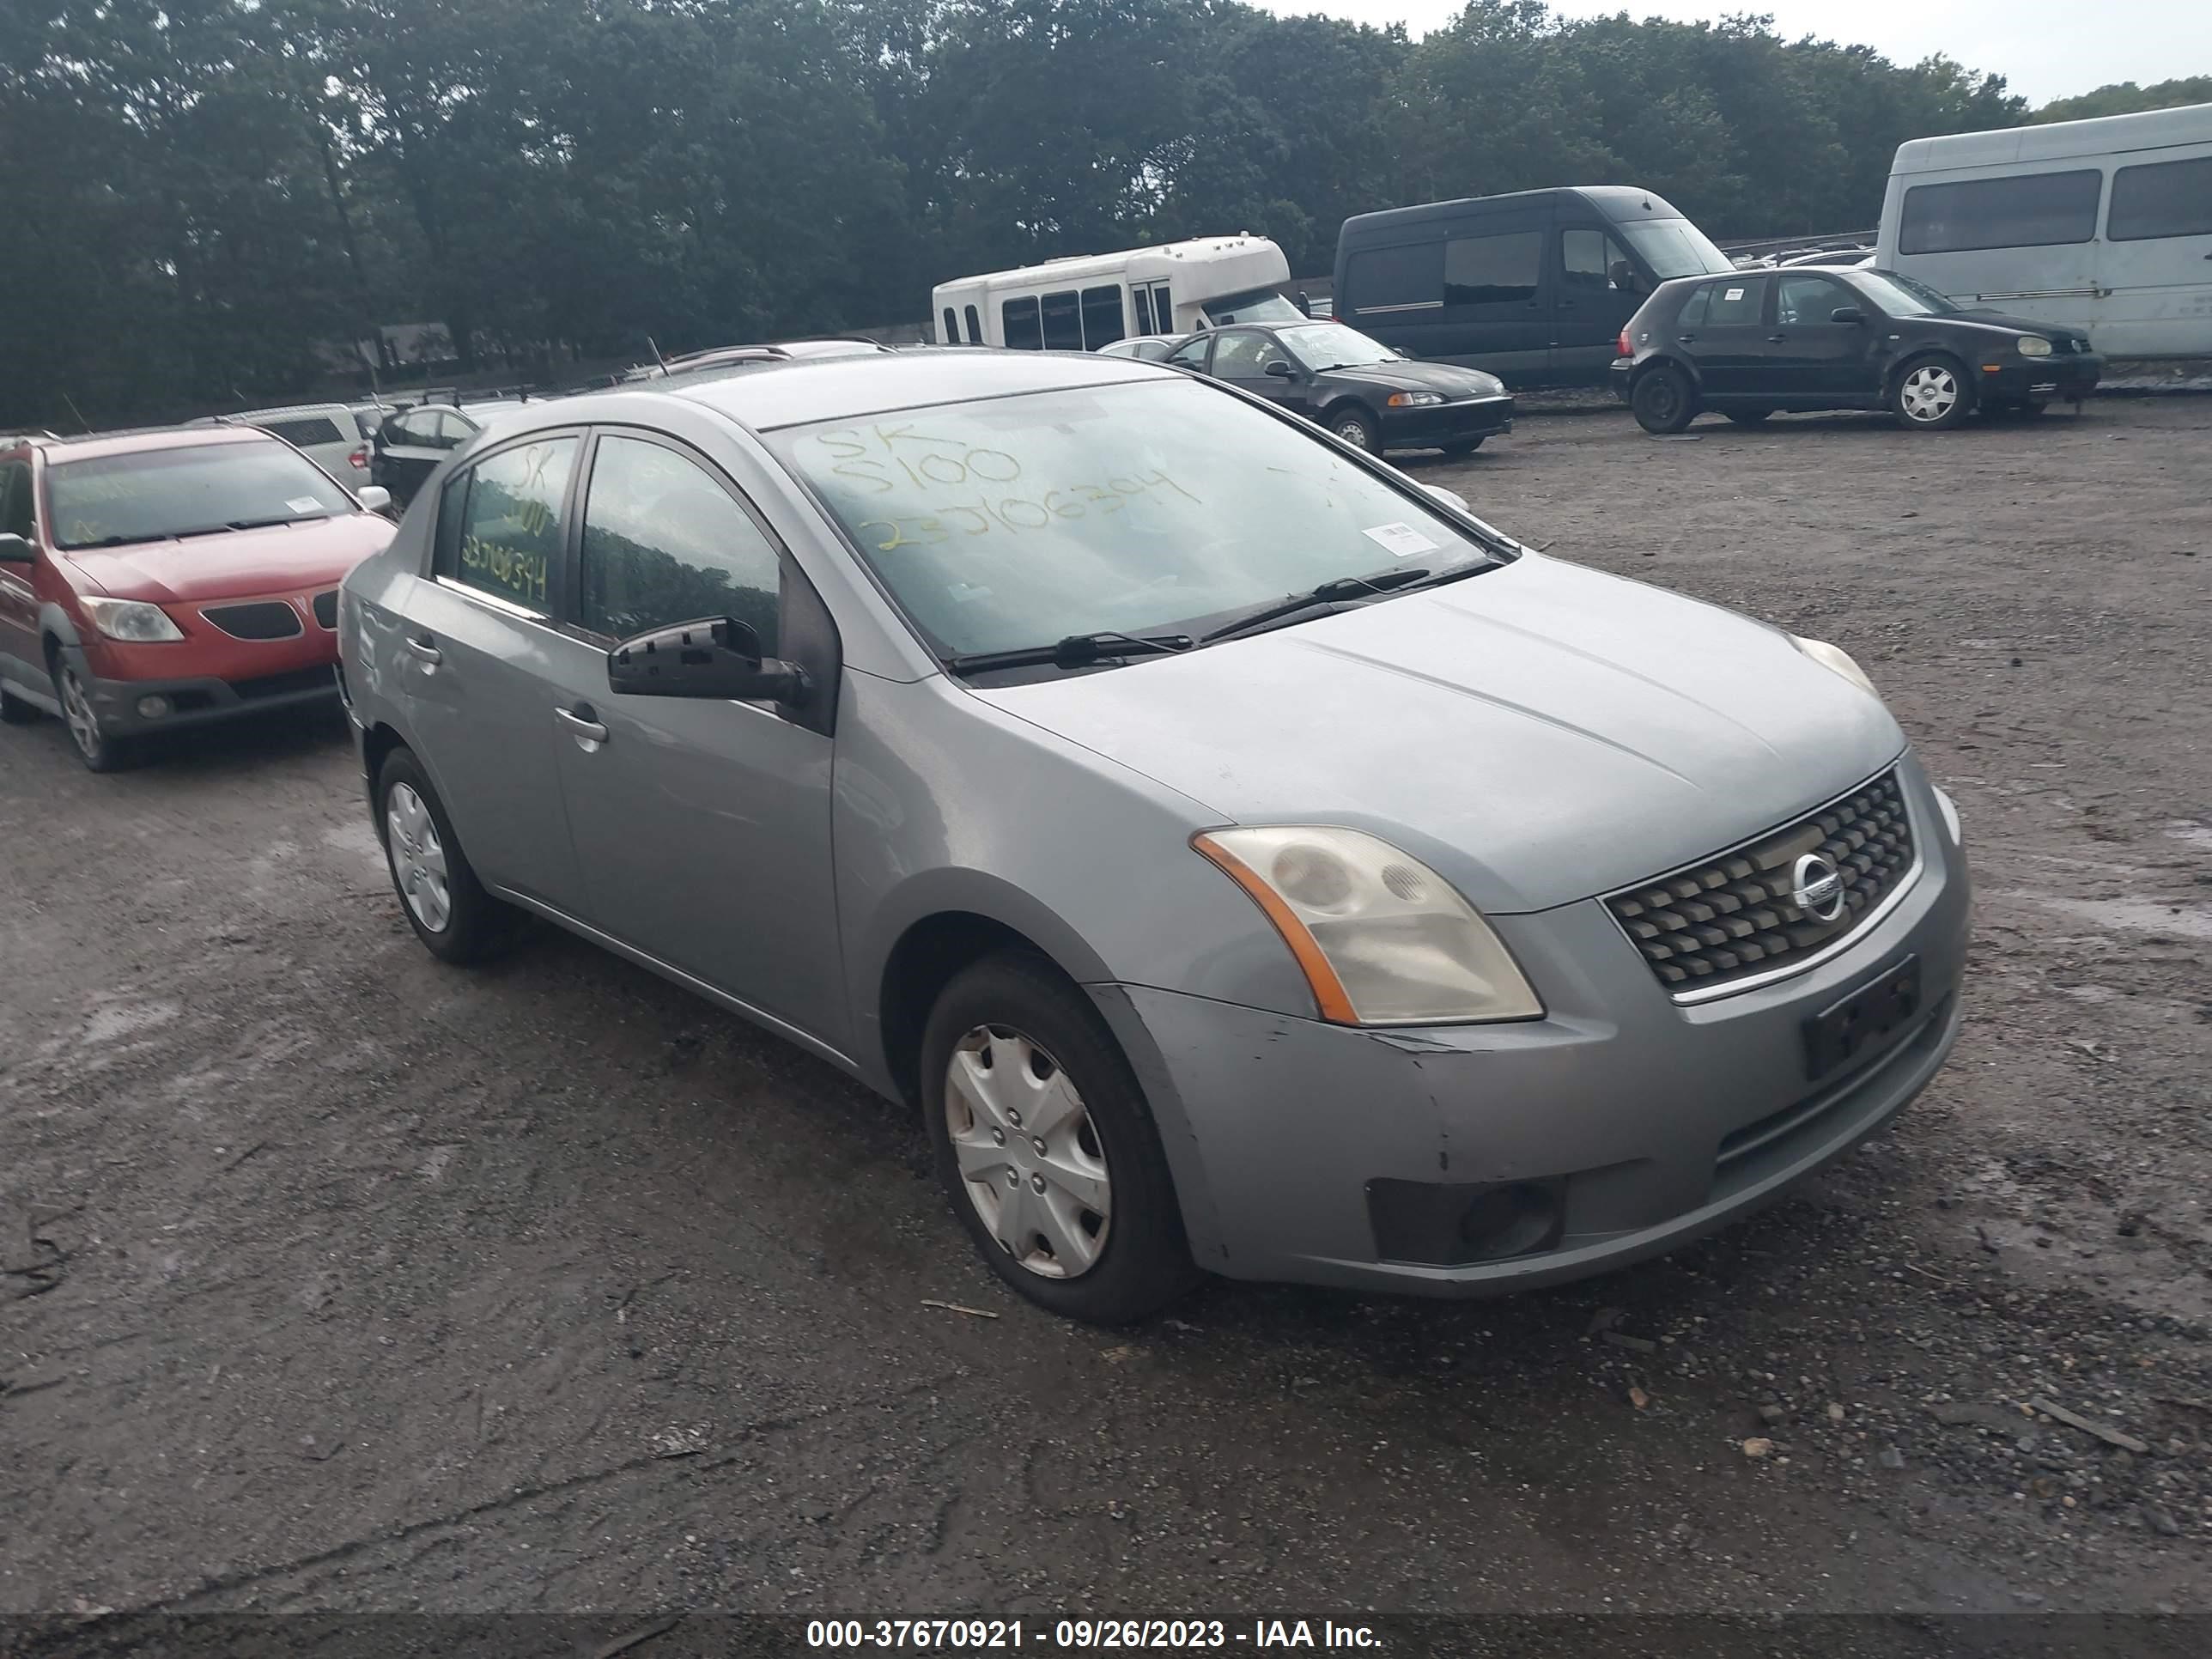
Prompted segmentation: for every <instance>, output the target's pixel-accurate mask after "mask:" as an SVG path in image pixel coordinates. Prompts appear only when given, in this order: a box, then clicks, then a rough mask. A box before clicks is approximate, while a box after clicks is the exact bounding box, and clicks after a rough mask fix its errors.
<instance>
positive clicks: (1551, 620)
mask: <svg viewBox="0 0 2212 1659" xmlns="http://www.w3.org/2000/svg"><path fill="white" fill-rule="evenodd" d="M976 695H977V696H981V697H982V698H983V699H984V700H985V701H987V702H990V703H991V704H993V705H994V706H995V707H997V708H1000V709H1002V710H1005V711H1006V712H1007V713H1009V714H1015V715H1018V716H1019V717H1021V718H1023V719H1025V720H1029V721H1030V722H1032V723H1034V724H1036V725H1037V726H1042V727H1045V728H1047V729H1048V730H1049V731H1051V732H1054V733H1056V734H1058V735H1059V736H1060V737H1062V738H1066V739H1068V740H1070V741H1073V742H1075V743H1079V744H1083V745H1085V747H1087V748H1089V749H1091V750H1094V751H1096V752H1097V753H1098V754H1101V755H1103V756H1105V757H1109V758H1111V759H1113V760H1115V761H1117V762H1119V763H1121V764H1123V765H1126V766H1127V767H1130V768H1132V769H1134V770H1136V771H1139V772H1141V773H1143V774H1145V775H1147V776H1150V777H1152V778H1153V779H1154V780H1156V781H1158V782H1160V783H1163V784H1165V785H1166V786H1168V787H1170V788H1173V789H1175V790H1176V791H1178V792H1180V793H1182V794H1184V795H1186V796H1188V797H1189V798H1190V799H1193V800H1194V801H1197V802H1200V803H1202V804H1203V805H1205V806H1206V808H1207V809H1208V810H1210V811H1213V812H1216V813H1218V814H1219V816H1220V818H1221V820H1222V821H1224V822H1226V823H1327V824H1337V825H1343V826H1347V827H1350V828H1354V829H1365V830H1368V831H1370V833H1372V834H1375V835H1378V836H1383V838H1384V839H1386V840H1389V841H1390V842H1395V844H1396V845H1398V846H1399V847H1401V848H1402V849H1403V850H1405V851H1407V852H1408V853H1411V854H1413V855H1414V856H1415V857H1417V858H1419V859H1422V860H1425V862H1427V863H1428V864H1430V865H1431V867H1433V868H1434V869H1436V870H1437V872H1438V873H1439V874H1441V875H1443V876H1444V877H1446V878H1448V879H1449V880H1451V881H1452V882H1453V883H1454V884H1455V885H1457V886H1458V887H1459V888H1460V890H1461V891H1462V892H1463V893H1465V894H1466V895H1467V896H1468V898H1469V899H1471V900H1472V901H1474V903H1475V904H1476V905H1477V906H1479V907H1480V908H1484V909H1486V910H1491V911H1495V912H1498V913H1511V912H1516V911H1527V910H1541V909H1546V908H1550V907H1552V906H1553V905H1557V904H1562V903H1565V902H1570V901H1572V900H1576V899H1582V898H1587V897H1589V896H1591V895H1593V894H1597V893H1605V892H1610V891H1613V890H1615V889H1617V888H1620V887H1625V886H1627V885H1629V884H1632V883H1633V882H1636V881H1639V880H1642V879H1644V878H1649V877H1651V876H1655V875H1659V874H1662V873H1664V872H1667V871H1669V870H1672V869H1674V868H1677V867H1679V866H1682V865H1685V864H1687V863H1690V862H1692V860H1698V859H1701V858H1704V857H1706V856H1707V855H1709V854H1713V853H1716V852H1719V851H1721V850H1722V849H1723V848H1729V847H1731V846H1734V845H1735V844H1737V843H1738V842H1742V841H1745V840H1747V839H1749V838H1750V837H1752V836H1755V835H1757V834H1758V833H1759V832H1760V831H1762V830H1765V829H1771V828H1772V827H1774V826H1775V825H1777V824H1780V823H1786V822H1787V821H1788V820H1790V818H1792V817H1797V816H1799V815H1801V814H1802V813H1804V812H1806V811H1809V810H1811V809H1812V808H1814V807H1815V806H1818V805H1820V804H1821V803H1823V802H1825V801H1826V800H1829V799H1832V798H1834V797H1835V796H1837V795H1839V794H1841V793H1844V792H1845V791H1846V790H1848V789H1850V787H1852V786H1853V785H1854V784H1857V783H1858V782H1860V781H1863V780H1864V779H1866V778H1869V777H1870V776H1872V775H1874V774H1875V773H1876V772H1878V771H1879V770H1880V769H1881V768H1882V767H1883V766H1884V765H1886V764H1887V763H1889V762H1890V761H1892V760H1893V759H1894V758H1895V757H1897V756H1898V754H1899V752H1900V751H1901V750H1903V749H1904V747H1905V738H1904V735H1903V733H1902V732H1899V729H1898V727H1897V725H1896V722H1895V721H1893V720H1892V719H1891V718H1890V715H1889V712H1888V710H1887V709H1886V708H1883V706H1882V705H1881V702H1878V701H1877V700H1875V698H1872V697H1869V696H1867V695H1866V694H1865V693H1864V692H1863V691H1860V690H1857V689H1856V688H1855V687H1853V686H1852V685H1851V684H1849V683H1848V682H1847V681H1845V680H1844V679H1843V678H1841V677H1840V676H1839V675H1838V674H1836V673H1834V672H1833V671H1831V670H1829V669H1826V668H1823V667H1821V666H1820V665H1819V664H1817V663H1815V662H1814V661H1813V660H1812V659H1809V658H1808V657H1806V656H1805V655H1804V654H1803V653H1801V652H1799V651H1798V650H1797V649H1796V647H1794V646H1792V645H1791V644H1790V641H1789V640H1788V638H1787V637H1786V636H1785V635H1784V634H1783V633H1781V632H1780V631H1779V630H1778V629H1771V628H1768V627H1766V626H1765V625H1763V624H1761V623H1754V622H1753V621H1751V620H1750V619H1749V618H1747V617H1741V616H1738V615H1736V614H1735V612H1733V611H1724V610H1722V609H1720V608H1718V607H1717V606H1713V605H1704V604H1701V603H1699V602H1698V601H1696V600H1692V599H1685V598H1683V597H1681V596H1680V595H1679V594H1675V593H1670V592H1667V591H1665V590H1664V589H1661V588H1656V587H1651V586H1646V585H1644V584H1643V583H1640V582H1633V581H1629V580H1626V579H1623V578H1620V577H1615V576H1609V575H1606V574H1601V573H1600V572H1597V571H1593V570H1589V569H1585V568H1580V567H1578V566H1575V565H1571V564H1564V563H1560V562H1557V561H1553V560H1549V559H1545V558H1542V557H1541V556H1537V555H1533V554H1531V555H1527V556H1523V557H1522V558H1521V559H1520V560H1519V561H1517V562H1515V563H1513V564H1510V565H1508V566H1505V567H1504V568H1499V569H1497V570H1493V571H1491V572H1489V573H1487V574H1483V575H1479V576H1474V577H1470V578H1468V579H1466V580H1462V581H1458V582H1455V583H1453V584H1451V585H1449V586H1445V587H1442V588H1438V589H1435V590H1433V591H1431V592H1419V593H1407V594H1402V595H1401V596H1399V597H1397V598H1395V599H1385V600H1381V601H1378V602H1376V603H1374V604H1371V605H1364V606H1362V607H1360V608H1359V609H1358V610H1354V611H1346V612H1342V613H1340V614H1338V615H1336V616H1333V617H1323V618H1321V619H1318V620H1316V621H1313V622H1310V623H1303V624H1300V625H1297V626H1294V627H1291V628H1287V629H1279V630H1278V631H1275V632H1273V633H1268V634H1263V635H1257V636H1255V637H1254V638H1251V639H1248V640H1239V641H1227V642H1225V643H1223V644H1220V645H1217V646H1211V647H1204V648H1201V649H1200V650H1196V651H1192V652H1189V653H1185V654H1182V655H1178V656H1174V657H1162V658H1157V659H1154V658H1147V659H1142V660H1140V661H1137V662H1133V663H1131V664H1130V665H1127V666H1126V667H1122V668H1118V669H1111V670H1106V671H1098V672H1094V673H1091V674H1086V675H1082V676H1079V677H1077V678H1070V679H1065V680H1056V681H1048V682H1043V683H1039V684H1026V685H1020V686H1009V687H1003V688H998V687H985V688H982V689H981V690H978V691H977V693H976Z"/></svg>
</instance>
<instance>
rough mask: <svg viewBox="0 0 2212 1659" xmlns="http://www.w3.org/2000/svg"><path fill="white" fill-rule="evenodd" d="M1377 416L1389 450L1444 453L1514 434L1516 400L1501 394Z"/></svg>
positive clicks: (1384, 441) (1387, 412)
mask: <svg viewBox="0 0 2212 1659" xmlns="http://www.w3.org/2000/svg"><path fill="white" fill-rule="evenodd" d="M1376 416H1377V418H1378V419H1379V420H1380V422H1382V433H1383V447H1385V448H1386V449H1441V448H1443V447H1446V446H1448V445H1450V444H1455V443H1464V442H1466V441H1468V440H1469V439H1476V438H1488V437H1492V436H1494V435H1497V434H1498V433H1501V432H1510V431H1512V430H1513V398H1512V396H1511V395H1510V393H1501V394H1500V395H1498V396H1497V397H1495V398H1468V399H1467V400H1465V401H1464V402H1461V403H1449V404H1429V405H1427V406H1426V407H1425V408H1419V409H1388V408H1386V409H1383V410H1377V411H1376Z"/></svg>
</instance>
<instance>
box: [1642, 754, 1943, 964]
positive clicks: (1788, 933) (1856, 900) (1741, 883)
mask: <svg viewBox="0 0 2212 1659" xmlns="http://www.w3.org/2000/svg"><path fill="white" fill-rule="evenodd" d="M1808 853H1816V854H1820V856H1821V857H1823V858H1825V859H1826V860H1828V862H1829V863H1831V864H1832V865H1834V866H1835V867H1836V870H1837V872H1838V874H1839V875H1840V876H1841V877H1842V878H1843V883H1844V908H1843V914H1842V915H1839V916H1838V917H1837V918H1836V919H1835V920H1834V921H1820V919H1819V918H1818V917H1817V916H1814V915H1811V914H1809V913H1808V911H1806V910H1805V909H1804V908H1802V907H1801V906H1799V905H1798V904H1797V902H1796V901H1795V900H1794V899H1792V898H1791V897H1790V892H1791V890H1792V889H1793V888H1794V887H1795V885H1796V882H1795V879H1794V875H1793V872H1794V868H1795V866H1796V862H1797V860H1799V859H1800V858H1802V857H1803V856H1804V855H1805V854H1808ZM1912 861H1913V847H1912V824H1911V819H1910V818H1909V817H1907V816H1906V813H1905V796H1904V794H1903V793H1902V792H1901V791H1900V790H1899V788H1898V787H1897V775H1896V773H1894V772H1885V773H1883V774H1882V775H1881V776H1880V777H1878V778H1876V779H1875V780H1874V781H1872V782H1870V783H1868V784H1865V785H1863V786H1862V787H1860V788H1858V789H1857V790H1855V791H1854V792H1853V793H1850V795H1847V796H1845V797H1844V799H1841V800H1838V801H1835V802H1832V803H1831V804H1830V805H1826V806H1824V807H1822V808H1821V809H1820V811H1817V812H1815V813H1814V814H1812V815H1811V816H1810V817H1803V818H1800V819H1799V820H1798V821H1797V822H1796V823H1792V824H1790V825H1787V826H1786V827H1784V828H1783V829H1777V830H1775V831H1773V832H1772V833H1771V834H1769V835H1766V836H1761V837H1760V838H1759V840H1758V841H1755V842H1752V843H1751V844H1750V845H1749V846H1747V847H1743V848H1738V849H1737V850H1736V851H1735V852H1732V853H1723V854H1720V855H1718V856H1717V857H1715V858H1712V859H1709V860H1705V862H1703V863H1701V864H1695V865H1692V866H1690V867H1689V868H1688V869H1686V870H1680V871H1677V872H1675V873H1674V874H1673V875H1671V876H1662V877H1660V878H1658V879H1656V880H1655V881H1651V882H1647V883H1644V884H1639V885H1638V886H1636V887H1633V888H1631V889H1630V890H1628V891H1626V892H1624V893H1616V894H1614V895H1613V896H1612V897H1611V898H1608V899H1607V900H1606V902H1605V903H1606V908H1607V909H1608V910H1610V911H1612V912H1613V918H1614V920H1615V921H1619V922H1620V925H1621V927H1623V928H1624V929H1626V932H1627V933H1628V936H1629V938H1630V939H1633V940H1634V941H1635V943H1636V948H1637V949H1638V951H1642V952H1643V953H1644V961H1645V962H1646V963H1650V968H1651V972H1652V974H1653V975H1655V976H1656V978H1657V979H1658V981H1659V982H1660V983H1661V984H1662V985H1664V986H1666V987H1668V990H1670V991H1674V992H1676V993H1682V992H1686V991H1692V990H1695V991H1700V992H1702V991H1705V990H1706V989H1708V988H1709V987H1713V986H1716V985H1724V984H1726V983H1728V982H1729V981H1731V980H1738V979H1743V978H1747V977H1748V976H1749V975H1753V974H1759V975H1765V974H1770V973H1772V972H1774V971H1775V970H1776V969H1786V968H1789V967H1790V966H1791V965H1793V964H1794V963H1799V962H1802V961H1804V960H1806V959H1807V958H1808V957H1812V956H1814V954H1816V953H1817V952H1819V951H1822V950H1825V949H1826V947H1827V946H1828V945H1832V944H1834V943H1835V942H1836V941H1838V939H1843V938H1844V937H1846V936H1847V935H1848V934H1850V933H1851V932H1852V930H1853V929H1855V928H1857V927H1858V926H1859V924H1860V923H1861V922H1862V921H1863V920H1864V919H1865V918H1866V916H1867V915H1869V913H1870V912H1871V911H1873V910H1874V909H1875V907H1876V906H1878V905H1880V904H1881V902H1882V901H1883V900H1884V899H1885V898H1887V896H1889V895H1890V894H1891V893H1892V892H1893V890H1895V889H1896V887H1897V885H1898V884H1899V882H1900V881H1902V880H1903V879H1904V878H1905V872H1907V871H1909V870H1911V868H1912Z"/></svg>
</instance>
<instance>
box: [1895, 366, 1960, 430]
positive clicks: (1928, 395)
mask: <svg viewBox="0 0 2212 1659" xmlns="http://www.w3.org/2000/svg"><path fill="white" fill-rule="evenodd" d="M1958 402H1959V377H1958V376H1957V375H1955V374H1953V373H1952V372H1951V371H1950V370H1949V369H1948V368H1945V367H1944V366H1943V365H1942V364H1941V363H1923V364H1921V365H1920V366H1919V367H1918V368H1915V369H1914V370H1912V371H1911V373H1910V374H1907V375H1906V376H1905V384H1904V385H1903V386H1900V387H1899V388H1898V394H1897V403H1898V407H1899V409H1901V410H1904V412H1905V419H1906V420H1908V421H1911V422H1915V423H1917V424H1918V425H1921V426H1931V425H1933V424H1934V423H1935V422H1937V421H1940V420H1942V418H1943V417H1944V416H1946V415H1948V414H1949V413H1950V412H1951V411H1952V410H1953V409H1954V408H1956V407H1957V405H1958Z"/></svg>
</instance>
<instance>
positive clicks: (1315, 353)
mask: <svg viewBox="0 0 2212 1659" xmlns="http://www.w3.org/2000/svg"><path fill="white" fill-rule="evenodd" d="M1275 337H1276V338H1278V339H1279V340H1280V341H1282V343H1284V344H1285V345H1286V346H1288V347H1290V349H1291V350H1292V351H1293V352H1295V353H1296V354H1297V359H1298V361H1299V362H1302V363H1304V365H1305V366H1306V367H1307V368H1310V369H1312V370H1313V371H1314V372H1315V373H1316V374H1318V373H1320V372H1321V371H1322V369H1325V368H1367V367H1368V366H1369V365H1370V364H1373V363H1395V362H1397V361H1398V354H1397V353H1396V352H1395V351H1393V350H1391V349H1390V348H1389V346H1386V345H1384V344H1383V343H1382V342H1381V341H1379V340H1370V339H1369V338H1368V337H1366V336H1365V335H1364V334H1362V333H1361V332H1360V331H1358V329H1356V328H1346V326H1345V325H1343V324H1342V323H1307V324H1304V325H1302V326H1300V327H1297V328H1284V329H1278V330H1276V331H1275Z"/></svg>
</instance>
